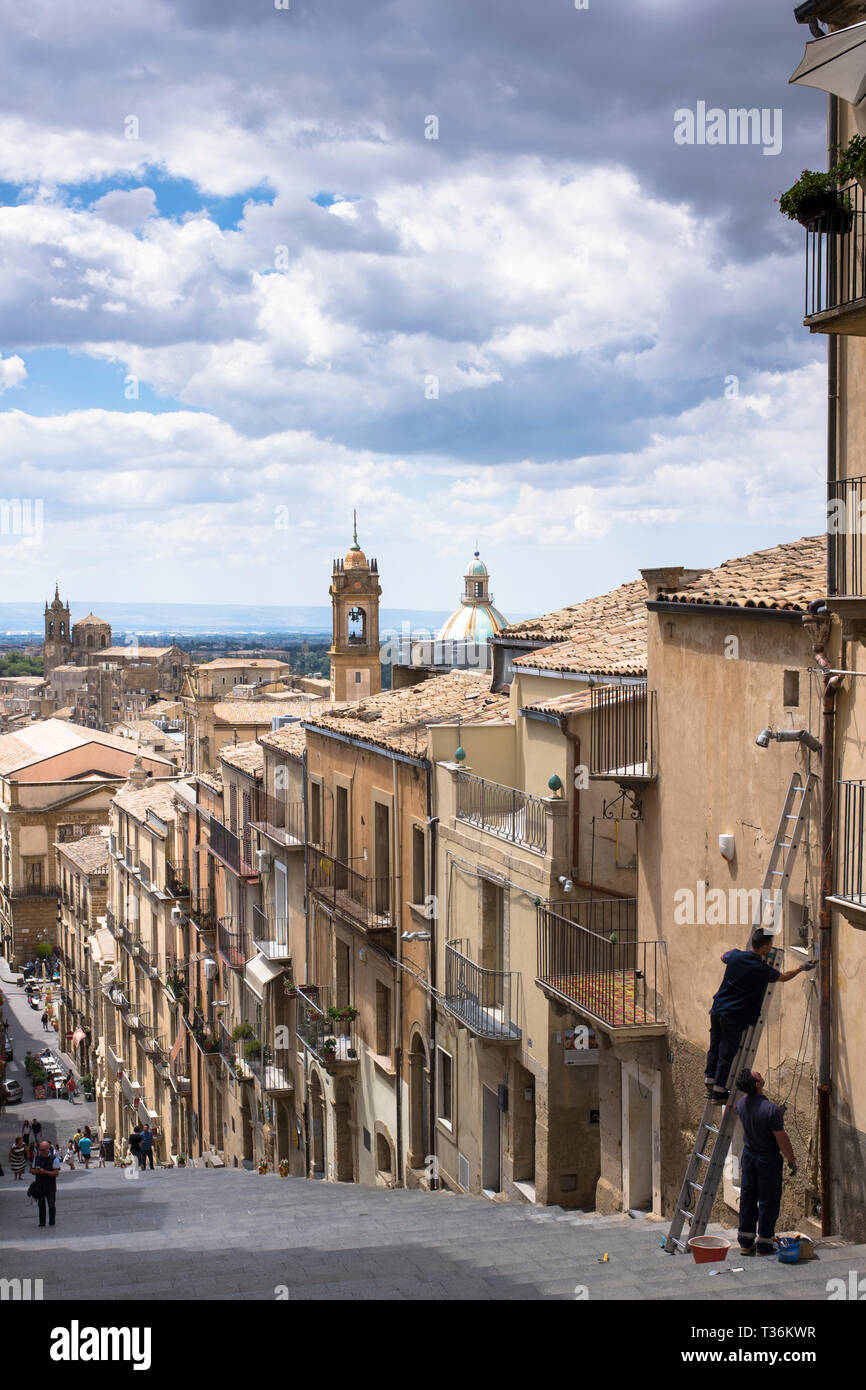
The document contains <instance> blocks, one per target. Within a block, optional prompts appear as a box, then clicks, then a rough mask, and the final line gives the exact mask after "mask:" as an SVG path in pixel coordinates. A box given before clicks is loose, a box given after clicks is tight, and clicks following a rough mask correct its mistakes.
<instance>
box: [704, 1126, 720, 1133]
mask: <svg viewBox="0 0 866 1390" xmlns="http://www.w3.org/2000/svg"><path fill="white" fill-rule="evenodd" d="M707 1129H708V1130H709V1131H710V1134H718V1132H719V1131H718V1130H717V1129H716V1128H715V1126H713V1125H707Z"/></svg>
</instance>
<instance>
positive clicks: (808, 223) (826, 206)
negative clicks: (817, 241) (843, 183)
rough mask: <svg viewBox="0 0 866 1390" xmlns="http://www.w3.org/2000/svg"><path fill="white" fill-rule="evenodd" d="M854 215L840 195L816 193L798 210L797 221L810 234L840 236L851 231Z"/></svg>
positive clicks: (804, 200) (803, 202)
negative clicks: (825, 233)
mask: <svg viewBox="0 0 866 1390" xmlns="http://www.w3.org/2000/svg"><path fill="white" fill-rule="evenodd" d="M852 220H853V218H852V214H851V210H850V208H849V207H848V206H847V205H846V204H845V203H844V202H843V201H842V199H841V198H840V197H839V194H838V193H834V192H830V193H816V194H814V196H813V197H811V198H803V200H802V201H801V203H800V205H799V207H798V209H797V221H798V222H799V223H800V226H801V227H805V228H806V230H807V231H808V232H828V233H831V234H838V233H840V232H848V231H850V230H851V223H852Z"/></svg>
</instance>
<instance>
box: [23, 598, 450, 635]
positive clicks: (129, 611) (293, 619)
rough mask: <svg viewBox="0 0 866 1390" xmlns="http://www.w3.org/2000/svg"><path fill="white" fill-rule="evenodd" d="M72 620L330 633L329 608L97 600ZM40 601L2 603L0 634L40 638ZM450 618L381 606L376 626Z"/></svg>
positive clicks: (115, 626) (151, 628)
mask: <svg viewBox="0 0 866 1390" xmlns="http://www.w3.org/2000/svg"><path fill="white" fill-rule="evenodd" d="M70 606H71V609H72V622H73V624H74V623H76V622H77V621H78V620H79V618H84V617H86V615H87V614H88V613H89V612H91V611H92V612H94V613H96V614H97V615H98V617H100V618H105V620H106V622H109V623H111V627H112V632H113V633H114V634H116V635H117V636H118V637H120V636H122V635H123V634H125V633H135V632H139V633H148V634H150V633H174V634H175V635H177V636H182V635H184V634H190V635H192V634H199V633H226V634H230V633H231V634H234V633H249V634H256V633H273V632H280V633H298V634H299V635H300V634H302V633H303V634H309V635H311V636H313V635H316V634H323V635H324V636H326V637H327V636H330V632H331V610H330V608H329V607H324V606H322V607H309V608H304V607H296V606H292V605H285V606H273V607H271V606H267V607H266V606H264V605H261V606H258V605H254V604H251V605H245V604H240V603H238V604H232V603H104V602H103V601H102V600H100V599H94V600H93V601H92V602H91V601H90V600H86V601H82V602H79V601H77V600H74V601H72V603H71V605H70ZM44 607H45V606H44V604H41V603H0V635H4V634H5V635H7V636H8V635H11V634H13V633H14V634H21V633H30V632H32V633H36V634H37V635H38V636H39V637H41V636H42V624H43V614H44ZM447 617H448V612H446V611H445V610H442V611H439V610H428V609H420V608H382V609H380V610H379V629H380V632H382V633H384V632H385V631H386V630H393V629H396V631H397V632H402V631H403V624H404V623H406V624H408V625H409V628H410V629H411V630H413V631H414V630H417V629H419V628H423V629H425V630H428V631H432V632H438V630H439V628H440V627H441V626H442V624H443V623H444V621H445V619H446V618H447Z"/></svg>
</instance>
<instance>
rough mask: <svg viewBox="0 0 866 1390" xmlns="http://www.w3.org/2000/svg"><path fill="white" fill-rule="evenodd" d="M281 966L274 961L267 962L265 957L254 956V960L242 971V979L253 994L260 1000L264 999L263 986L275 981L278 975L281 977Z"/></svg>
mask: <svg viewBox="0 0 866 1390" xmlns="http://www.w3.org/2000/svg"><path fill="white" fill-rule="evenodd" d="M283 968H284V967H283V966H282V965H278V964H277V963H276V961H272V960H268V958H267V956H256V958H255V959H254V960H251V961H249V962H248V963H247V965H246V967H245V969H244V979H245V980H246V982H247V984H248V985H249V987H250V989H251V990H252V991H253V993H254V994H257V995H258V997H259V998H260V999H263V998H264V991H265V985H269V984H270V983H271V980H275V979H276V978H277V976H278V975H282V973H283Z"/></svg>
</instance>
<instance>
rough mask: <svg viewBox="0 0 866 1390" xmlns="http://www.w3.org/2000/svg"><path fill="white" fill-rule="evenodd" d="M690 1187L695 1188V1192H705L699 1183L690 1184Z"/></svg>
mask: <svg viewBox="0 0 866 1390" xmlns="http://www.w3.org/2000/svg"><path fill="white" fill-rule="evenodd" d="M689 1187H693V1188H694V1189H695V1192H703V1190H704V1189H703V1187H702V1186H701V1184H700V1183H699V1182H690V1183H689Z"/></svg>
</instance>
